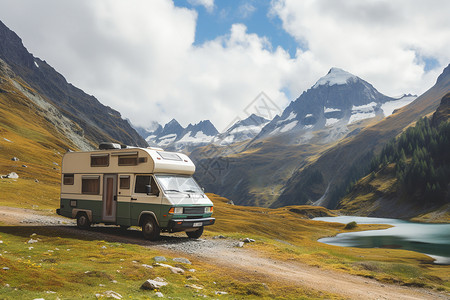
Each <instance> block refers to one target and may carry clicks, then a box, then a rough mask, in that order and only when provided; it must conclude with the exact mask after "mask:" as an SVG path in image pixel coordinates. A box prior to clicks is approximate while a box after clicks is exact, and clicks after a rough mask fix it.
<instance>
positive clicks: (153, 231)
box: [142, 217, 160, 241]
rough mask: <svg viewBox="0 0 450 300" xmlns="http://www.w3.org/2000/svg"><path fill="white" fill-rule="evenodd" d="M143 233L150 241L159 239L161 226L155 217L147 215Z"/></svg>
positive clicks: (143, 224)
mask: <svg viewBox="0 0 450 300" xmlns="http://www.w3.org/2000/svg"><path fill="white" fill-rule="evenodd" d="M142 233H143V234H144V238H145V239H147V240H150V241H155V240H157V239H159V233H160V230H159V226H158V224H157V223H156V221H155V219H154V218H153V217H147V218H146V219H145V220H144V222H143V223H142Z"/></svg>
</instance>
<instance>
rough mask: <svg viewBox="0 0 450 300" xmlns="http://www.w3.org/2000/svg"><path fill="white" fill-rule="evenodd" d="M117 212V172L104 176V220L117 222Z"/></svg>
mask: <svg viewBox="0 0 450 300" xmlns="http://www.w3.org/2000/svg"><path fill="white" fill-rule="evenodd" d="M116 212H117V174H106V175H104V176H103V210H102V220H103V221H104V222H116Z"/></svg>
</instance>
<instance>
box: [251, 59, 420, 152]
mask: <svg viewBox="0 0 450 300" xmlns="http://www.w3.org/2000/svg"><path fill="white" fill-rule="evenodd" d="M408 96H409V97H407V96H404V97H401V98H399V99H395V98H391V97H387V96H385V95H383V94H381V93H380V92H378V91H377V90H376V89H375V88H374V87H373V86H372V85H371V84H370V83H368V82H367V81H365V80H363V79H361V78H359V77H357V76H355V75H353V74H350V73H348V72H346V71H344V70H342V69H339V68H331V69H330V71H329V72H328V73H327V74H326V75H325V76H324V77H322V78H320V79H319V80H318V81H317V82H316V84H315V85H313V86H312V87H311V88H310V89H308V90H307V91H305V92H304V93H302V94H301V95H300V97H298V98H297V99H296V100H295V101H293V102H291V104H290V105H289V106H288V107H287V108H286V109H285V110H284V111H283V113H282V114H281V116H277V117H275V118H274V119H273V120H272V121H271V122H270V123H269V124H268V125H267V126H265V127H264V128H263V129H262V130H261V133H260V134H259V135H258V136H257V137H256V139H257V140H258V139H261V138H264V137H267V136H273V135H279V134H285V135H286V134H290V135H292V137H291V139H290V142H292V143H306V142H310V138H311V137H312V135H311V134H308V133H311V132H315V131H318V130H326V131H329V132H327V133H326V134H325V135H324V137H323V138H322V140H323V141H324V142H331V141H334V140H337V139H340V138H342V137H343V136H344V135H346V134H348V133H349V126H350V125H352V124H353V125H358V124H359V123H361V121H362V120H366V119H371V118H377V119H378V120H379V119H381V118H383V117H385V116H387V115H390V114H391V113H392V111H393V110H394V109H396V108H398V107H401V106H404V105H406V104H408V103H409V102H411V101H413V100H414V99H415V97H414V96H410V95H408ZM363 126H364V125H363ZM299 136H302V137H301V138H299Z"/></svg>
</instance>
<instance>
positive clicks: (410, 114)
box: [272, 65, 450, 208]
mask: <svg viewBox="0 0 450 300" xmlns="http://www.w3.org/2000/svg"><path fill="white" fill-rule="evenodd" d="M449 91H450V65H449V66H447V67H446V68H445V69H444V71H443V73H442V74H441V75H440V76H439V78H438V79H437V81H436V84H435V85H434V86H433V87H431V88H430V89H429V90H428V91H426V92H425V93H424V94H422V95H421V96H419V97H418V98H417V99H416V100H414V101H413V102H412V103H411V104H409V105H407V106H405V107H403V108H401V109H398V110H397V111H396V112H395V113H394V114H392V115H391V116H388V117H387V118H385V119H383V120H382V121H380V122H377V123H375V124H373V125H371V126H369V127H367V128H365V129H363V130H361V131H360V132H359V133H358V134H356V135H354V136H350V137H347V138H344V139H343V140H341V141H339V143H337V144H336V145H334V146H333V147H332V148H330V149H329V150H328V151H326V152H325V153H323V154H322V155H320V157H318V158H317V159H315V160H314V161H312V162H310V163H309V164H307V165H305V166H304V167H302V168H301V169H299V170H297V171H296V172H295V173H294V174H293V176H292V177H291V178H290V179H289V181H288V182H287V183H286V186H285V187H284V190H283V192H282V194H281V195H280V197H279V198H278V199H277V201H276V202H274V203H273V205H272V207H280V206H285V205H291V204H294V203H295V204H300V203H310V202H313V203H315V204H316V205H322V206H326V207H329V208H330V207H336V205H337V204H338V202H339V199H340V198H341V197H342V196H344V195H345V192H346V190H347V189H348V188H349V186H350V185H351V183H352V182H354V181H355V180H357V179H358V178H360V177H361V176H362V175H363V174H364V173H366V172H367V171H368V169H369V164H370V161H371V159H372V157H373V156H374V153H375V154H376V153H379V152H380V151H381V149H382V147H383V146H384V145H385V144H386V143H388V142H389V141H390V140H391V139H392V138H394V137H396V136H397V135H398V134H400V133H401V132H402V131H403V130H404V129H405V128H407V127H408V126H410V125H411V124H413V123H414V122H416V121H417V120H418V119H420V118H421V117H423V116H426V115H428V114H430V113H433V112H434V111H435V110H436V109H437V107H438V106H439V104H440V101H441V99H442V98H443V96H444V95H445V94H447V93H448V92H449Z"/></svg>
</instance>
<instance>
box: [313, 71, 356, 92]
mask: <svg viewBox="0 0 450 300" xmlns="http://www.w3.org/2000/svg"><path fill="white" fill-rule="evenodd" d="M356 79H358V77H356V76H355V75H352V74H350V73H348V72H346V71H344V70H341V69H338V68H332V69H331V70H330V72H328V74H327V75H325V76H324V77H322V78H320V79H319V80H318V81H317V83H316V84H315V85H314V86H313V89H315V88H317V87H319V86H321V85H327V84H328V85H329V86H332V85H335V84H337V85H340V84H347V83H348V82H349V81H354V80H356Z"/></svg>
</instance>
